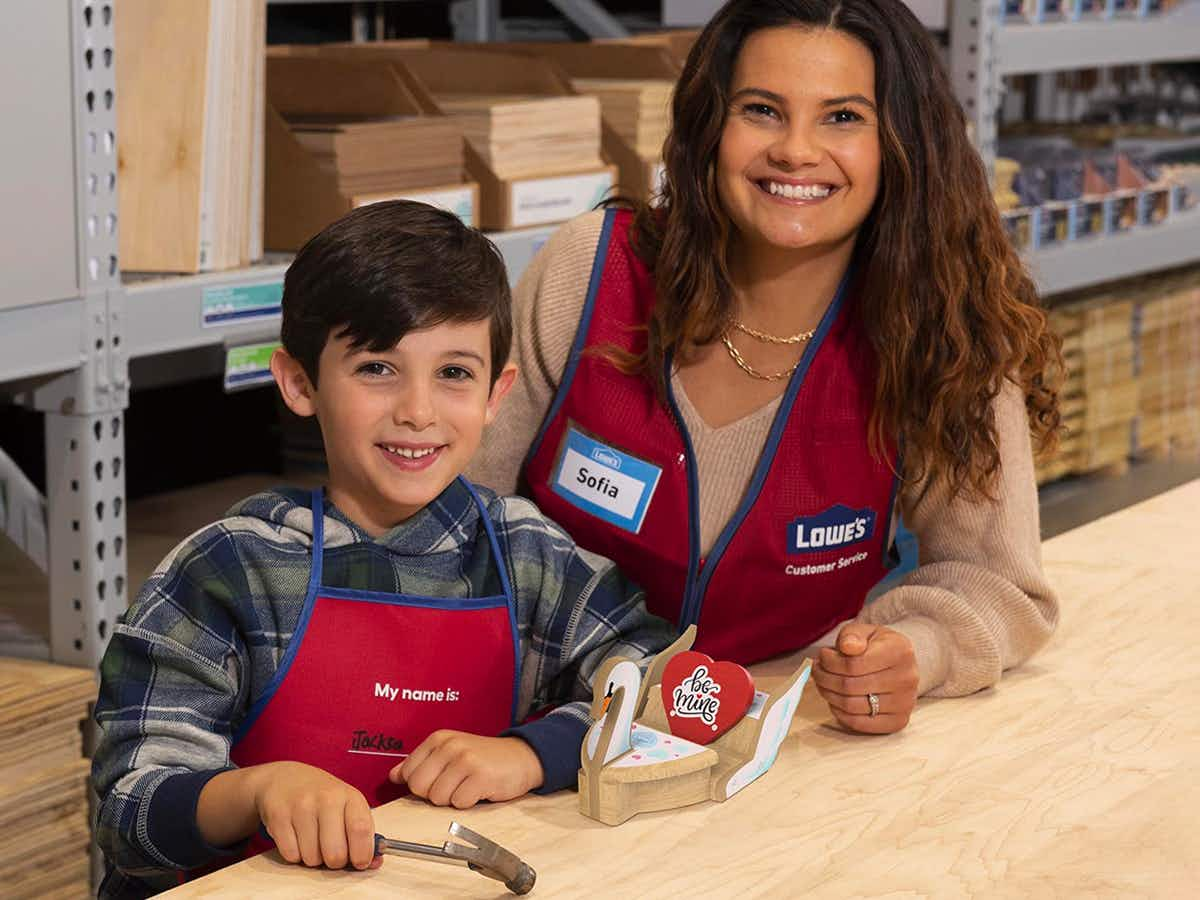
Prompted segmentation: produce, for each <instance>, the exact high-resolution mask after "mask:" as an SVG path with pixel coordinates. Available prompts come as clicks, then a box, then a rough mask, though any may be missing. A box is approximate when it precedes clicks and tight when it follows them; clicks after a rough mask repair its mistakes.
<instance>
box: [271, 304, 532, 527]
mask: <svg viewBox="0 0 1200 900" xmlns="http://www.w3.org/2000/svg"><path fill="white" fill-rule="evenodd" d="M490 337H491V335H490V322H489V321H488V320H486V319H485V320H483V321H480V322H465V323H464V322H446V323H443V324H441V325H435V326H434V327H432V328H427V329H425V330H423V331H414V332H410V333H409V334H407V335H405V336H404V338H403V339H402V340H401V341H400V343H398V344H397V345H396V346H395V347H393V348H392V349H391V350H387V351H384V352H382V353H372V352H371V351H369V350H364V349H358V350H352V349H351V348H350V341H349V339H347V338H337V337H334V336H333V335H331V336H330V338H329V339H328V340H327V341H326V342H325V349H324V350H323V351H322V352H321V359H320V363H319V369H318V371H319V383H320V386H319V387H318V388H316V389H314V388H313V387H312V385H311V383H310V382H309V380H308V378H307V377H306V376H305V375H304V371H303V369H302V368H301V367H300V365H299V363H297V362H296V361H295V360H294V359H292V357H290V356H288V354H287V353H286V352H285V351H282V350H277V351H276V357H275V358H273V359H272V361H271V362H272V371H273V372H274V374H275V380H276V381H277V382H278V383H279V386H280V391H281V392H282V393H283V396H284V401H285V402H286V403H287V404H288V406H289V407H290V408H291V409H292V410H293V412H296V413H298V414H299V415H316V417H317V420H318V421H319V422H320V424H321V433H322V434H323V436H324V438H325V455H326V459H327V460H328V463H329V494H330V499H332V500H333V502H334V503H336V504H337V506H338V508H340V509H341V510H342V511H343V512H345V513H346V514H347V515H348V516H350V518H351V519H353V520H354V521H355V522H357V523H358V524H359V525H360V526H362V527H363V528H364V529H366V530H367V531H368V532H370V533H371V534H373V535H379V534H382V533H383V532H384V531H386V530H387V529H389V528H391V527H393V526H394V525H396V524H398V523H400V522H402V521H404V520H405V519H407V518H408V517H410V516H412V515H413V514H414V513H416V512H418V511H419V510H420V509H422V508H423V507H424V506H426V505H427V504H428V503H429V502H430V501H431V500H433V499H434V498H435V497H437V496H438V494H440V493H441V492H442V491H443V490H444V489H445V488H446V486H447V485H448V484H449V483H450V482H451V481H453V480H454V479H455V478H456V477H457V476H458V475H459V474H460V473H461V472H462V471H463V470H464V469H465V468H466V466H467V463H468V462H469V461H470V459H471V457H472V456H473V455H474V453H475V450H476V448H478V446H479V441H480V438H481V436H482V432H483V427H484V426H485V425H487V424H489V423H490V422H491V421H492V419H493V418H494V417H495V415H496V410H497V409H498V408H499V405H500V401H501V400H502V399H503V397H504V395H505V394H506V393H508V390H509V388H511V387H512V383H513V380H514V378H515V377H516V367H515V366H513V365H511V364H510V365H507V366H505V368H504V370H503V371H502V372H501V373H500V377H499V378H497V379H496V384H495V386H494V387H492V388H491V390H489V383H490V382H489V374H490V372H491V364H492V362H491V340H490Z"/></svg>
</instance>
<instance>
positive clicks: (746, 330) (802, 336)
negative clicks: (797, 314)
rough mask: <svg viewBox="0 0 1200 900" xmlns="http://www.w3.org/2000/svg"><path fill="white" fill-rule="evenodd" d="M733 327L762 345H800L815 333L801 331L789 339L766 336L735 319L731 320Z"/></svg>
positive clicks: (814, 331)
mask: <svg viewBox="0 0 1200 900" xmlns="http://www.w3.org/2000/svg"><path fill="white" fill-rule="evenodd" d="M733 327H734V328H736V329H737V330H738V331H740V332H741V333H742V334H748V335H750V337H752V338H754V339H755V340H758V341H762V342H763V343H764V344H800V343H803V342H804V341H807V340H811V339H812V336H813V335H814V334H815V333H816V329H813V330H812V331H801V332H800V333H799V334H793V335H792V336H791V337H779V336H778V335H774V334H767V333H766V332H765V331H755V330H754V329H753V328H751V327H750V326H749V325H743V324H742V323H741V322H739V321H738V320H737V319H734V320H733Z"/></svg>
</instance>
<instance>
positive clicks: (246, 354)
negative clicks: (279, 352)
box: [225, 341, 280, 393]
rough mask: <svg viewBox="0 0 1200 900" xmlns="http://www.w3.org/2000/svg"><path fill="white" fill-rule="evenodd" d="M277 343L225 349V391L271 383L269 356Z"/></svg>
mask: <svg viewBox="0 0 1200 900" xmlns="http://www.w3.org/2000/svg"><path fill="white" fill-rule="evenodd" d="M279 346H280V343H279V341H266V342H264V343H261V344H242V345H241V346H238V347H226V348H225V391H226V393H228V392H229V391H236V390H239V389H241V388H247V387H254V386H256V385H260V384H269V383H270V382H271V354H272V353H274V352H275V350H276V348H278V347H279Z"/></svg>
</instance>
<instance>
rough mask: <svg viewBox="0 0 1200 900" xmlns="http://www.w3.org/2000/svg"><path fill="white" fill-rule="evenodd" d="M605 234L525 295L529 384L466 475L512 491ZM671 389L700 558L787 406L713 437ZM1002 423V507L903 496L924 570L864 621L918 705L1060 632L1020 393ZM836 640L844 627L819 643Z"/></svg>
mask: <svg viewBox="0 0 1200 900" xmlns="http://www.w3.org/2000/svg"><path fill="white" fill-rule="evenodd" d="M602 224H603V213H602V212H595V213H589V214H587V215H584V216H581V217H579V218H577V219H575V220H573V221H571V222H568V223H567V224H566V225H564V226H563V227H562V228H560V229H559V230H558V231H557V232H555V234H554V235H553V236H552V237H551V238H550V240H549V241H548V242H547V244H546V246H545V247H544V248H543V249H542V251H541V252H540V253H539V254H538V255H537V257H536V258H535V259H534V260H533V262H532V263H531V264H530V266H529V268H528V269H527V270H526V272H525V274H524V276H523V277H522V279H521V282H520V284H519V285H518V286H517V290H516V296H515V298H514V307H515V308H514V316H515V320H516V321H515V327H516V336H515V343H514V361H515V362H516V364H517V365H518V367H519V368H520V371H521V375H520V378H519V380H518V382H517V385H516V387H514V389H513V391H512V393H511V394H510V395H509V398H508V399H507V400H506V401H505V405H504V408H503V409H502V410H501V412H500V415H499V416H498V418H497V420H496V422H495V424H493V425H492V426H491V428H490V429H489V431H488V433H487V434H486V435H485V439H484V442H483V447H482V448H481V449H480V452H479V454H478V456H477V457H476V459H475V460H474V462H473V463H472V466H471V469H470V471H469V473H468V474H469V475H470V477H472V478H473V479H475V480H476V481H479V482H481V483H483V484H485V485H488V486H489V487H492V488H494V489H495V490H497V491H501V492H505V493H511V492H512V491H513V490H514V489H515V486H516V483H517V476H518V472H519V469H520V465H521V462H522V460H523V459H524V456H525V454H526V452H527V451H528V449H529V445H530V444H531V443H532V441H533V438H534V436H535V435H536V433H537V430H538V428H539V427H540V425H541V423H542V420H543V418H544V417H545V414H546V412H547V410H548V409H549V407H550V404H551V401H552V400H553V399H554V394H555V391H556V390H557V389H558V384H559V380H560V379H561V377H562V374H563V371H564V369H565V368H566V363H567V356H568V355H569V352H570V347H571V343H572V340H573V339H574V337H575V332H576V330H577V327H578V325H579V318H580V315H581V314H582V311H583V303H584V299H585V294H586V292H587V284H588V279H589V277H590V275H591V269H592V261H593V257H594V256H595V251H596V247H597V245H598V244H599V240H600V230H601V226H602ZM674 390H675V395H676V398H677V399H678V401H679V406H680V412H681V413H682V415H683V418H684V422H685V424H686V425H687V429H688V432H689V434H690V435H691V438H692V441H693V444H694V447H695V453H696V462H697V469H698V474H699V480H700V531H701V543H702V544H703V547H702V548H701V549H702V551H703V552H707V551H708V549H709V548H710V547H711V546H712V543H713V542H714V541H715V540H716V538H717V536H718V535H719V534H720V531H721V529H722V528H723V527H724V525H725V523H726V522H727V521H728V520H729V518H730V516H732V515H733V513H734V511H735V510H736V508H737V505H738V502H739V501H740V500H741V497H742V495H743V493H744V492H745V490H746V487H747V485H748V484H749V482H750V478H751V475H752V473H753V470H754V467H755V464H756V463H757V461H758V457H759V454H760V452H761V448H762V447H763V445H764V444H765V442H766V437H767V432H768V431H769V430H770V426H771V420H772V417H773V415H774V412H775V409H776V407H777V405H778V403H779V401H778V400H776V401H774V402H772V403H770V404H768V405H767V406H765V407H763V408H762V409H760V410H757V411H755V412H753V413H751V414H750V415H748V416H746V417H744V418H742V419H740V420H738V421H736V422H732V423H730V424H728V425H725V426H723V427H721V428H711V427H709V426H708V425H707V424H706V423H705V422H704V421H703V420H702V419H701V418H700V416H699V415H697V413H696V411H695V409H694V407H693V406H692V404H691V403H690V402H689V401H688V399H687V394H686V392H685V391H684V390H683V386H682V384H680V382H679V379H678V377H676V378H675V380H674ZM995 413H996V427H997V431H998V435H999V444H1000V457H1001V470H1000V482H999V485H998V488H997V492H996V493H997V496H998V500H997V501H996V502H994V503H993V502H968V501H965V500H962V499H955V500H950V499H948V491H947V489H946V488H945V486H944V485H943V484H941V483H939V482H937V481H933V480H930V481H926V482H924V483H920V484H914V485H910V486H907V487H904V488H902V490H901V492H900V496H899V507H900V512H901V513H902V515H903V517H904V522H905V524H906V525H907V526H908V527H909V528H910V529H911V530H912V531H913V532H914V533H915V534H916V536H917V539H918V542H919V544H920V557H921V559H920V562H921V564H920V566H919V567H918V568H917V569H916V570H915V571H913V572H911V573H909V574H908V575H907V576H906V577H905V578H904V579H903V580H902V581H901V582H900V584H899V585H898V586H897V587H894V588H893V589H891V590H889V591H887V592H886V593H884V594H883V595H881V596H880V597H879V598H878V599H877V600H875V601H874V602H872V603H870V604H868V605H867V606H866V608H864V609H863V611H862V613H861V614H860V616H859V618H860V619H861V620H863V621H865V622H871V623H875V624H880V625H887V626H889V627H891V628H894V629H896V630H897V631H900V632H903V633H904V634H905V635H906V636H907V637H908V638H909V639H910V640H911V641H912V643H913V646H914V647H915V649H916V654H917V664H918V667H919V670H920V676H921V680H920V692H921V693H922V694H926V693H929V694H932V695H934V696H957V695H961V694H969V693H972V692H974V691H978V690H980V689H982V688H986V687H988V686H990V685H992V684H994V683H995V682H996V681H998V680H999V678H1000V673H1001V672H1002V671H1004V670H1005V669H1008V668H1010V667H1012V666H1016V665H1018V664H1019V663H1021V662H1022V661H1024V660H1025V659H1027V658H1028V657H1029V656H1030V655H1032V654H1033V653H1034V651H1036V650H1037V649H1038V648H1039V647H1041V646H1042V645H1043V644H1044V643H1045V642H1046V640H1047V639H1048V638H1049V636H1050V634H1051V632H1053V630H1054V627H1055V625H1056V624H1057V623H1058V600H1057V598H1056V596H1055V594H1054V591H1053V590H1052V589H1051V587H1050V585H1049V584H1048V583H1047V582H1046V578H1045V576H1044V575H1043V573H1042V564H1041V536H1040V534H1039V529H1038V499H1037V487H1036V484H1035V482H1034V475H1033V457H1032V452H1031V447H1030V439H1029V429H1028V422H1027V420H1026V415H1025V404H1024V401H1023V398H1022V396H1021V393H1020V391H1019V390H1018V389H1017V388H1016V387H1014V386H1011V385H1010V386H1008V387H1007V388H1006V389H1005V390H1004V391H1003V392H1002V393H1001V395H1000V396H999V397H998V398H997V400H996V409H995ZM839 627H840V626H839ZM835 636H836V629H835V631H834V632H831V633H830V634H829V635H826V636H825V637H824V638H822V639H821V640H820V641H818V642H817V643H816V644H815V645H814V646H820V645H823V644H828V643H831V642H832V640H833V639H834V637H835Z"/></svg>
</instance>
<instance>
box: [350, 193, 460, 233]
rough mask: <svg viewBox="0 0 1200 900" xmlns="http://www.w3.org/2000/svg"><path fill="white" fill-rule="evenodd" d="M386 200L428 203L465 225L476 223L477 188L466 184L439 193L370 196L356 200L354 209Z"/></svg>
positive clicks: (356, 198)
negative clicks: (453, 216) (454, 216)
mask: <svg viewBox="0 0 1200 900" xmlns="http://www.w3.org/2000/svg"><path fill="white" fill-rule="evenodd" d="M384 200H416V201H418V202H420V203H428V204H429V205H430V206H436V207H437V208H438V209H444V210H445V211H446V212H449V213H453V214H454V215H456V216H458V217H459V218H460V219H461V220H462V223H463V224H464V225H467V226H470V225H471V224H473V222H474V221H475V186H474V184H464V185H463V186H462V187H457V188H447V189H445V190H437V191H422V190H413V191H407V192H405V193H402V194H368V195H365V196H362V197H355V198H354V201H353V202H354V207H355V208H356V209H357V208H358V207H360V206H370V205H371V204H372V203H381V202H383V201H384Z"/></svg>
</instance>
